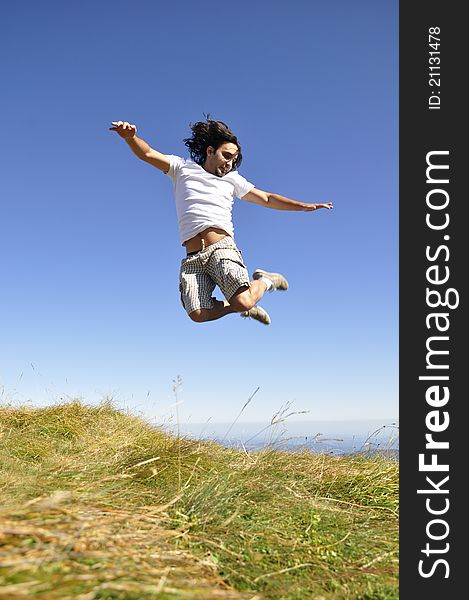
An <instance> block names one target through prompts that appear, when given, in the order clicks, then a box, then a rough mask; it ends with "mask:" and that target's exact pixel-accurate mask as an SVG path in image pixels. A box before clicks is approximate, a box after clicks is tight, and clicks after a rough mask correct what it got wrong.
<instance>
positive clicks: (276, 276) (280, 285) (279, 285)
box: [252, 269, 288, 291]
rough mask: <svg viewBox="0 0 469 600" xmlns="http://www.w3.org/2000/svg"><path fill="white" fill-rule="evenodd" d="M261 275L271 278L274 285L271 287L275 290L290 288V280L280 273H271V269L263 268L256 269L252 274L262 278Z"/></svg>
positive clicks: (254, 277) (256, 277)
mask: <svg viewBox="0 0 469 600" xmlns="http://www.w3.org/2000/svg"><path fill="white" fill-rule="evenodd" d="M261 277H265V278H266V279H270V281H271V282H272V283H273V286H272V287H271V288H270V289H271V291H273V290H288V281H287V280H286V279H285V277H284V276H283V275H280V273H269V271H263V270H262V269H256V270H255V271H254V273H253V274H252V278H253V279H260V278H261Z"/></svg>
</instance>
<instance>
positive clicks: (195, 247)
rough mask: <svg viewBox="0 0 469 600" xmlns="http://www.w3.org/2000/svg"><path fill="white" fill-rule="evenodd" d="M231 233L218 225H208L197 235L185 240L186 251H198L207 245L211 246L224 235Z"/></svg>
mask: <svg viewBox="0 0 469 600" xmlns="http://www.w3.org/2000/svg"><path fill="white" fill-rule="evenodd" d="M227 235H229V234H228V233H226V231H224V230H223V229H218V228H217V227H208V228H207V229H204V231H201V232H200V233H198V234H197V235H196V236H194V237H192V238H191V239H190V240H187V242H184V246H185V247H186V251H187V252H188V253H189V252H198V251H199V250H202V249H203V248H206V247H207V246H211V245H212V244H215V243H216V242H218V241H220V240H221V239H223V238H224V237H226V236H227Z"/></svg>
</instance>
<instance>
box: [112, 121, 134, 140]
mask: <svg viewBox="0 0 469 600" xmlns="http://www.w3.org/2000/svg"><path fill="white" fill-rule="evenodd" d="M112 125H114V127H109V131H115V132H116V133H118V134H119V135H120V136H121V138H124V139H125V138H133V137H134V136H135V134H136V133H137V127H136V126H135V125H131V124H130V123H127V121H112Z"/></svg>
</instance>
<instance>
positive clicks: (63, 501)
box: [0, 402, 398, 600]
mask: <svg viewBox="0 0 469 600" xmlns="http://www.w3.org/2000/svg"><path fill="white" fill-rule="evenodd" d="M0 465H1V466H0V488H1V498H2V507H1V509H0V598H2V599H3V598H47V599H49V598H50V599H55V598H57V599H59V598H60V600H66V599H68V598H78V599H80V600H94V599H126V600H130V599H135V600H140V599H142V600H146V599H150V598H158V599H166V598H168V599H175V598H194V599H196V598H200V599H203V600H210V599H212V598H213V599H215V598H222V599H225V598H227V599H228V598H233V599H235V598H236V599H238V598H239V599H241V598H242V599H244V598H245V599H248V598H249V599H251V600H254V599H258V600H261V599H274V600H280V599H298V600H300V599H301V600H302V599H313V600H329V599H335V600H340V599H344V600H350V599H360V600H385V599H386V600H387V599H389V600H390V599H396V598H398V583H397V578H398V573H397V571H398V563H397V551H398V522H397V519H398V513H397V511H398V504H397V503H398V463H397V462H396V461H394V460H391V459H386V458H383V457H379V456H356V455H352V456H345V457H337V456H329V455H315V454H311V453H310V452H307V451H302V452H295V453H289V452H284V451H280V450H278V451H276V450H272V449H269V450H264V451H261V452H258V453H254V454H248V453H245V452H242V451H239V450H233V449H225V448H223V447H222V446H220V445H218V444H216V443H208V442H199V441H194V440H189V439H185V438H180V437H179V438H178V437H175V436H170V435H167V434H166V433H165V432H163V431H160V430H156V429H154V428H153V427H151V426H150V425H148V424H147V423H146V422H145V421H144V420H143V419H140V418H138V417H135V416H131V415H129V414H125V413H123V412H120V411H118V410H116V409H115V408H113V406H112V405H111V404H110V403H104V404H102V405H101V406H99V407H90V406H86V405H84V404H82V403H79V402H71V403H67V404H62V405H58V406H53V407H49V408H43V409H34V408H13V407H0Z"/></svg>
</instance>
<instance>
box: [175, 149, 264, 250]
mask: <svg viewBox="0 0 469 600" xmlns="http://www.w3.org/2000/svg"><path fill="white" fill-rule="evenodd" d="M167 156H168V158H169V161H170V164H169V171H168V173H167V174H168V175H169V177H171V179H172V181H173V186H174V196H175V199H176V212H177V217H178V223H179V237H180V240H181V244H184V242H186V241H187V240H189V239H190V238H192V237H194V236H195V235H197V234H198V233H200V232H201V231H203V230H204V229H207V227H218V228H220V229H223V230H224V231H226V232H227V233H228V234H230V235H231V236H232V237H233V234H234V228H233V221H232V218H231V213H232V209H233V202H234V199H235V198H242V197H243V196H245V195H246V194H247V193H248V192H250V191H251V190H252V189H253V187H254V184H252V183H250V182H249V181H247V179H245V178H244V177H242V176H241V175H240V174H239V173H238V172H237V171H231V172H230V173H227V174H226V175H224V176H223V177H217V176H216V175H212V174H211V173H208V172H207V171H206V170H205V169H204V168H203V167H201V166H200V165H198V164H197V163H196V162H194V161H193V160H186V159H184V158H181V157H180V156H175V155H174V154H169V155H167Z"/></svg>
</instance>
